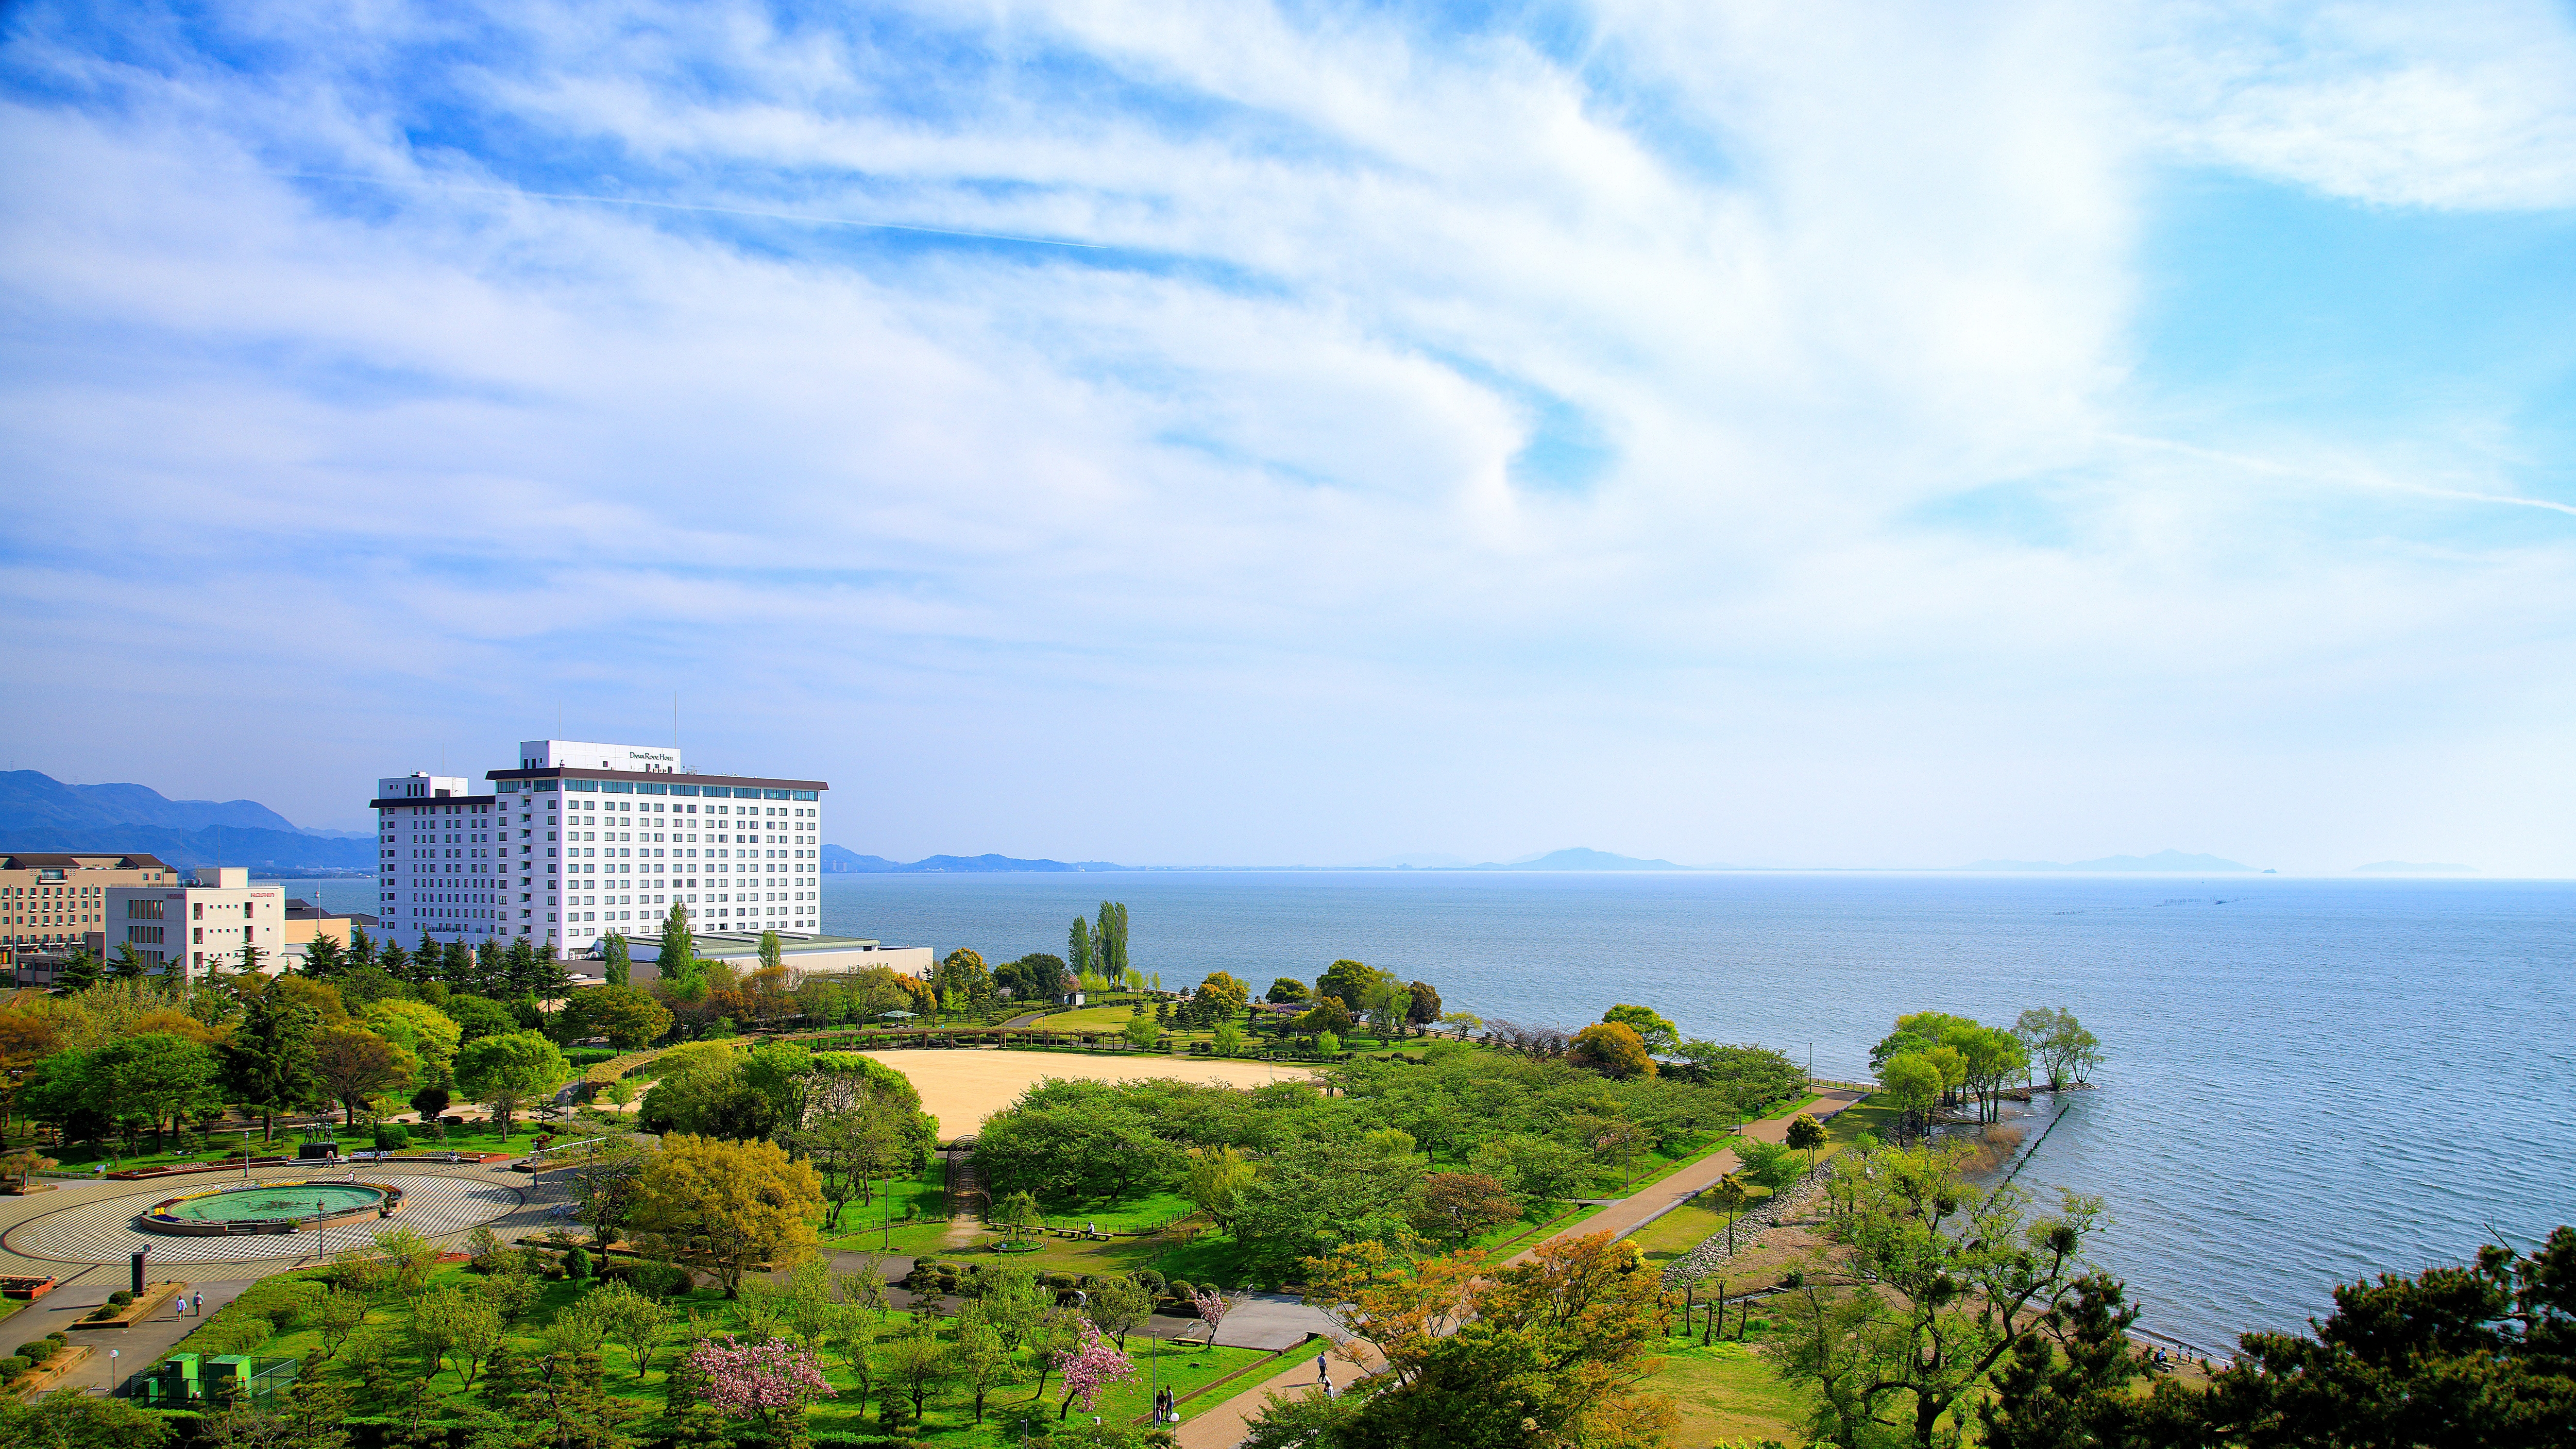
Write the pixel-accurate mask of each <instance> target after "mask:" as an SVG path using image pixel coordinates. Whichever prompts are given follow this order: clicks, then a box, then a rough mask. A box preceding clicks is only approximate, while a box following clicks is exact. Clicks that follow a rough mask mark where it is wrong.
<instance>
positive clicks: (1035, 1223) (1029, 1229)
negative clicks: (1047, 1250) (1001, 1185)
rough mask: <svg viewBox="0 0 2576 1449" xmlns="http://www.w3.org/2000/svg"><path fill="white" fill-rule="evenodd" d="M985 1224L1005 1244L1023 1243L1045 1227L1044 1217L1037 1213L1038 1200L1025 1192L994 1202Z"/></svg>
mask: <svg viewBox="0 0 2576 1449" xmlns="http://www.w3.org/2000/svg"><path fill="white" fill-rule="evenodd" d="M986 1222H987V1223H989V1224H990V1225H991V1227H992V1229H993V1231H995V1232H997V1233H999V1234H1001V1236H1002V1241H1003V1242H1005V1243H1025V1242H1027V1241H1028V1240H1029V1239H1031V1238H1033V1237H1036V1236H1037V1235H1038V1234H1039V1233H1040V1232H1041V1231H1043V1230H1044V1229H1045V1227H1046V1217H1045V1215H1044V1214H1042V1213H1040V1212H1039V1211H1038V1200H1037V1199H1036V1198H1034V1197H1031V1196H1030V1195H1029V1194H1027V1193H1025V1192H1015V1193H1010V1194H1008V1195H1006V1196H1004V1197H1003V1198H1002V1199H1001V1200H1000V1201H998V1202H995V1203H994V1204H993V1210H992V1212H991V1214H990V1215H988V1217H987V1218H986Z"/></svg>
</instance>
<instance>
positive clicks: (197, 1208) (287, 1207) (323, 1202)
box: [135, 1181, 403, 1237]
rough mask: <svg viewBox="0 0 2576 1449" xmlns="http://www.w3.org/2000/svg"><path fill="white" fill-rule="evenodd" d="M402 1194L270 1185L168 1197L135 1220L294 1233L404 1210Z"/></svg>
mask: <svg viewBox="0 0 2576 1449" xmlns="http://www.w3.org/2000/svg"><path fill="white" fill-rule="evenodd" d="M402 1197H403V1195H402V1189H401V1188H398V1187H388V1186H385V1185H384V1184H382V1183H373V1182H346V1181H342V1182H264V1183H255V1184H252V1185H249V1186H241V1187H225V1188H214V1189H210V1190H208V1191H205V1192H192V1193H187V1194H184V1195H182V1196H179V1197H173V1198H164V1199H163V1200H161V1201H160V1202H157V1203H154V1204H153V1205H152V1210H151V1211H150V1212H147V1213H145V1214H143V1215H142V1216H141V1217H139V1218H136V1219H135V1226H137V1227H140V1228H143V1229H145V1230H147V1231H150V1232H155V1233H176V1234H180V1235H182V1236H189V1237H226V1236H231V1235H233V1234H240V1233H293V1232H301V1231H304V1230H306V1229H311V1228H321V1227H328V1226H329V1225H330V1224H332V1223H336V1222H344V1221H347V1220H348V1219H351V1218H362V1217H384V1216H386V1215H388V1214H390V1213H393V1212H395V1211H396V1210H398V1209H400V1208H401V1207H402Z"/></svg>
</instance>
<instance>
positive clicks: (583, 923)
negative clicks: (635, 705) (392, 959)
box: [368, 740, 831, 951]
mask: <svg viewBox="0 0 2576 1449" xmlns="http://www.w3.org/2000/svg"><path fill="white" fill-rule="evenodd" d="M518 761H519V763H518V765H517V767H516V768H513V769H506V770H493V771H489V772H487V773H486V775H485V776H484V779H485V781H486V782H487V784H486V786H485V788H484V789H483V790H481V791H475V790H473V789H471V788H470V786H469V784H468V782H467V781H466V780H465V779H464V778H462V777H443V776H433V775H429V774H425V773H424V774H414V775H405V776H389V777H387V778H384V779H381V780H379V781H377V782H376V795H375V798H374V799H372V800H371V801H369V802H368V804H369V808H370V809H372V810H373V811H374V812H375V813H376V817H377V826H378V847H379V850H380V852H381V855H382V859H381V861H380V865H381V866H382V869H381V870H380V871H379V873H378V880H377V884H378V894H379V896H380V897H381V898H382V899H381V909H380V910H379V911H378V913H377V914H378V916H379V918H380V919H381V920H382V922H383V926H384V929H385V931H386V932H388V933H389V934H392V935H394V936H396V937H397V938H398V939H402V940H405V941H408V940H411V939H413V938H415V937H416V936H418V935H419V934H420V933H422V932H424V931H426V932H427V933H428V934H429V935H430V937H431V938H432V939H434V940H437V941H440V942H442V943H444V942H447V941H452V940H461V941H464V942H465V943H466V944H468V945H474V944H479V943H480V942H481V941H483V940H486V939H492V938H501V939H505V940H506V939H508V938H511V937H519V936H524V937H526V938H528V940H529V943H530V944H531V945H536V946H545V947H552V948H554V949H555V950H557V951H564V950H571V949H577V948H581V947H586V946H589V945H591V944H592V943H593V942H595V941H597V940H598V939H599V938H600V937H601V936H604V935H607V934H610V933H612V932H614V933H617V934H622V935H628V936H635V935H651V934H654V933H655V932H656V931H658V930H659V929H660V924H661V921H662V919H663V917H664V916H665V915H666V914H667V913H668V912H669V910H670V908H671V907H672V906H674V905H679V906H683V907H685V908H686V909H687V910H688V912H689V915H690V918H691V924H692V926H693V927H694V928H695V929H697V930H701V931H709V932H725V931H750V932H759V931H763V930H775V931H780V932H798V933H812V932H818V931H820V930H821V929H822V914H821V906H820V900H819V893H818V891H817V889H816V886H817V885H818V882H817V880H816V866H817V864H818V861H819V858H820V856H821V854H822V851H821V845H822V828H823V825H822V817H823V794H824V792H825V791H827V790H829V789H830V788H831V787H830V785H828V784H826V783H825V782H823V781H820V780H796V779H784V778H768V777H759V776H742V775H697V774H691V773H689V772H688V771H687V770H685V769H683V768H682V765H681V759H680V752H679V750H678V749H676V748H664V747H661V746H647V745H612V744H593V743H588V742H584V741H578V740H527V741H522V742H521V743H520V745H519V751H518Z"/></svg>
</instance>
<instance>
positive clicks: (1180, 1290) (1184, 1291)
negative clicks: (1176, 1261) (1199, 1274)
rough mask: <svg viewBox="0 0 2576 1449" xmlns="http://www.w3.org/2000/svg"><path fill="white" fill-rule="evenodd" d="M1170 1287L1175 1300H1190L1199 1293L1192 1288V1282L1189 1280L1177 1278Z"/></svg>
mask: <svg viewBox="0 0 2576 1449" xmlns="http://www.w3.org/2000/svg"><path fill="white" fill-rule="evenodd" d="M1168 1286H1169V1287H1170V1289H1171V1294H1172V1296H1173V1297H1174V1298H1188V1297H1190V1296H1191V1295H1192V1294H1193V1293H1195V1292H1196V1291H1197V1290H1196V1289H1193V1288H1192V1287H1191V1286H1190V1280H1188V1279H1187V1278H1175V1279H1173V1280H1172V1281H1171V1283H1170V1284H1169V1285H1168Z"/></svg>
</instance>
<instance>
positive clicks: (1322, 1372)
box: [1315, 1353, 1333, 1399]
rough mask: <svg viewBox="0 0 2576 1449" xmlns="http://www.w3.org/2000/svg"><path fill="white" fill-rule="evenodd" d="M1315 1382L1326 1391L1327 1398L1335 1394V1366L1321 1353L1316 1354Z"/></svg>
mask: <svg viewBox="0 0 2576 1449" xmlns="http://www.w3.org/2000/svg"><path fill="white" fill-rule="evenodd" d="M1315 1383H1316V1386H1317V1387H1319V1388H1321V1389H1322V1390H1323V1391H1324V1397H1325V1398H1328V1399H1329V1398H1331V1397H1332V1396H1333V1366H1332V1364H1331V1363H1329V1362H1327V1361H1326V1360H1325V1357H1324V1355H1323V1354H1320V1353H1319V1354H1317V1355H1315Z"/></svg>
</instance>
